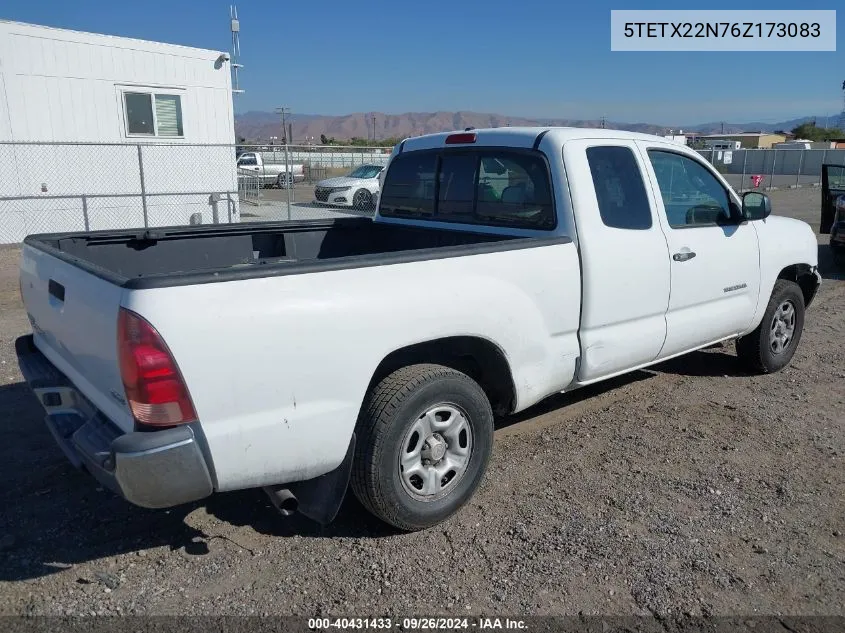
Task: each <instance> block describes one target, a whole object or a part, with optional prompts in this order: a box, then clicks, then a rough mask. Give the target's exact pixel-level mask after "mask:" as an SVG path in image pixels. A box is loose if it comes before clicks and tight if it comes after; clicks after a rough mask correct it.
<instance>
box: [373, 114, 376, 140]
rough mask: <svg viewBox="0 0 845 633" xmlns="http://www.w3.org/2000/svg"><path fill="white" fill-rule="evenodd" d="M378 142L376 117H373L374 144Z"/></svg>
mask: <svg viewBox="0 0 845 633" xmlns="http://www.w3.org/2000/svg"><path fill="white" fill-rule="evenodd" d="M375 142H376V115H375V114H374V115H373V144H375Z"/></svg>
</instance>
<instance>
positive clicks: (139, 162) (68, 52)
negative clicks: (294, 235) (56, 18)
mask: <svg viewBox="0 0 845 633" xmlns="http://www.w3.org/2000/svg"><path fill="white" fill-rule="evenodd" d="M234 143H235V138H234V114H233V105H232V84H231V74H230V65H229V56H228V54H226V53H222V52H220V51H212V50H205V49H199V48H189V47H185V46H177V45H173V44H163V43H159V42H147V41H142V40H136V39H129V38H123V37H114V36H110V35H98V34H92V33H82V32H78V31H69V30H65V29H57V28H50V27H45V26H37V25H32V24H23V23H18V22H8V21H0V166H2V167H0V243H9V242H18V241H20V240H21V239H23V237H24V236H26V235H27V234H29V233H36V232H47V231H50V232H52V231H71V230H86V229H90V230H98V229H107V228H125V227H136V226H137V227H143V226H165V225H174V224H187V223H189V221H190V218H191V216H192V215H194V214H196V213H200V214H201V215H202V221H203V222H204V223H209V222H211V221H213V217H217V219H218V220H219V221H221V222H227V221H237V219H238V202H237V173H236V168H235V149H234ZM196 219H197V217H196V216H195V215H194V220H195V221H196Z"/></svg>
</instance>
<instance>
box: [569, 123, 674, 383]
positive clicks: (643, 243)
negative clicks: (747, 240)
mask: <svg viewBox="0 0 845 633" xmlns="http://www.w3.org/2000/svg"><path fill="white" fill-rule="evenodd" d="M563 158H564V164H565V167H566V174H567V180H568V181H569V186H570V195H571V197H572V205H573V209H574V211H575V225H576V231H577V235H578V240H577V242H578V249H579V252H580V256H581V274H582V281H581V284H582V290H581V292H582V297H581V302H582V307H581V324H580V341H581V361H580V365H579V369H578V378H577V380H578V382H580V383H587V382H592V381H594V380H598V379H601V378H605V377H608V376H611V375H613V374H617V373H622V372H624V371H626V370H628V369H631V368H633V367H637V366H640V365H644V364H646V363H648V362H650V361H652V360H654V359H655V358H656V357H657V355H658V353H659V352H660V348H661V347H662V346H663V341H664V339H665V337H666V318H665V316H666V309H667V306H668V304H669V265H670V260H669V253H668V249H667V246H666V238H665V237H664V235H663V231H662V229H661V226H660V223H659V221H658V219H657V212H656V205H655V202H654V199H653V197H654V194H653V192H652V191H651V189H650V188H649V187H647V186H646V182H647V181H646V179H645V178H644V176H643V174H644V173H645V171H644V163H643V157H642V156H641V155H640V153H639V152H638V151H637V147H636V145H635V144H634V142H633V141H627V140H608V139H579V140H574V141H569V142H567V143H565V144H564V147H563Z"/></svg>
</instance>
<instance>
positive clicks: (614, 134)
mask: <svg viewBox="0 0 845 633" xmlns="http://www.w3.org/2000/svg"><path fill="white" fill-rule="evenodd" d="M464 133H466V134H475V135H476V140H475V143H474V144H475V145H482V146H484V145H487V146H491V145H504V146H508V147H533V146H534V143H535V142H536V140H537V137H538V136H540V134H544V135H545V136H548V137H551V138H554V139H555V141H557V142H558V143H565V142H566V141H570V140H575V139H584V138H609V139H628V140H643V141H646V140H647V141H661V142H665V141H666V139H664V138H663V137H662V136H655V135H653V134H642V133H640V132H627V131H625V130H608V129H603V128H583V127H551V126H549V127H543V126H534V127H497V128H479V129H474V130H454V131H452V132H440V133H437V134H426V135H424V136H415V137H412V138H408V139H405V141H403V143H402V151H414V150H422V149H434V148H437V147H443V146H444V145H445V144H446V137H448V136H450V135H452V134H464Z"/></svg>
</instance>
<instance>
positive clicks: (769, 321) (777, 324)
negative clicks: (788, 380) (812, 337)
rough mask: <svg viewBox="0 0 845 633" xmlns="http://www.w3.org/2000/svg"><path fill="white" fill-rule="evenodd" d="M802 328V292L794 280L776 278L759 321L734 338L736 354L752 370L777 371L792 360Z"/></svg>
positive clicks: (762, 371)
mask: <svg viewBox="0 0 845 633" xmlns="http://www.w3.org/2000/svg"><path fill="white" fill-rule="evenodd" d="M803 330H804V294H803V293H802V292H801V288H800V287H799V286H798V284H796V283H795V282H793V281H787V280H785V279H778V280H777V282H776V283H775V287H774V290H773V291H772V296H771V298H770V299H769V305H768V306H767V307H766V312H765V314H764V315H763V320H762V322H761V323H760V325H758V326H757V329H755V330H754V331H753V332H751V333H750V334H748V335H746V336H743V337H742V338H740V339H738V340H737V342H736V351H737V356H738V357H739V359H740V361H741V362H742V363H743V364H744V365H745V366H746V367H747V368H748V369H750V370H751V371H753V372H755V373H761V374H768V373H772V372H776V371H780V370H781V369H783V368H784V367H786V366H787V365H788V364H789V361H791V360H792V356H793V355H794V354H795V350H796V348H797V347H798V342H799V341H800V340H801V333H802V332H803Z"/></svg>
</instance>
